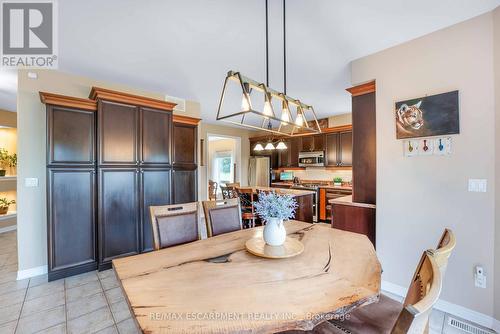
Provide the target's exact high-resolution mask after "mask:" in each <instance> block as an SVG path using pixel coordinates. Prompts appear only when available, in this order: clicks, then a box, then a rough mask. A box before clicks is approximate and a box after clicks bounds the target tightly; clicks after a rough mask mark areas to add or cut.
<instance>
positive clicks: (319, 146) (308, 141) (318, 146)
mask: <svg viewBox="0 0 500 334" xmlns="http://www.w3.org/2000/svg"><path fill="white" fill-rule="evenodd" d="M299 138H300V141H301V151H303V152H309V151H323V150H324V149H325V135H311V136H303V137H299Z"/></svg>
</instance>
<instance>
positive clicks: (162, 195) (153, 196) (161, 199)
mask: <svg viewBox="0 0 500 334" xmlns="http://www.w3.org/2000/svg"><path fill="white" fill-rule="evenodd" d="M141 176H142V182H141V183H142V245H141V249H142V252H147V251H150V250H153V230H152V228H151V215H150V212H149V207H150V206H158V205H168V204H170V169H144V170H142V171H141Z"/></svg>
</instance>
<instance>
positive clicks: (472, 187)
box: [468, 179, 487, 193]
mask: <svg viewBox="0 0 500 334" xmlns="http://www.w3.org/2000/svg"><path fill="white" fill-rule="evenodd" d="M468 190H469V191H470V192H476V193H485V192H486V190H487V181H486V179H469V187H468Z"/></svg>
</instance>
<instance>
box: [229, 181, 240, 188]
mask: <svg viewBox="0 0 500 334" xmlns="http://www.w3.org/2000/svg"><path fill="white" fill-rule="evenodd" d="M226 187H231V188H239V187H241V186H240V183H239V182H231V183H226Z"/></svg>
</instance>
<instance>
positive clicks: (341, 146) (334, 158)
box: [326, 131, 352, 167]
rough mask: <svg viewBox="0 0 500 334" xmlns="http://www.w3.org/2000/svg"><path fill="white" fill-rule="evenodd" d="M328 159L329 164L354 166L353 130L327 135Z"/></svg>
mask: <svg viewBox="0 0 500 334" xmlns="http://www.w3.org/2000/svg"><path fill="white" fill-rule="evenodd" d="M326 161H327V166H334V167H350V166H352V131H344V132H336V133H329V134H327V135H326Z"/></svg>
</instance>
